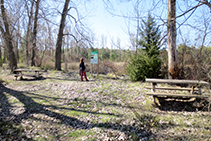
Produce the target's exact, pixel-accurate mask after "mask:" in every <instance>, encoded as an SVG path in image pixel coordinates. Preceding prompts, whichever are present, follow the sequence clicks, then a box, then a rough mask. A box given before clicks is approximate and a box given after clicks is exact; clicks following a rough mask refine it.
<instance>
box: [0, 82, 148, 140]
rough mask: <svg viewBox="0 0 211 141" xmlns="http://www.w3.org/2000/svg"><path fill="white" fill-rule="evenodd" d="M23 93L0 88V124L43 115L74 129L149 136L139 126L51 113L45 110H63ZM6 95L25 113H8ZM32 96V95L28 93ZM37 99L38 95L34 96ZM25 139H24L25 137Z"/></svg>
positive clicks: (8, 105) (8, 106)
mask: <svg viewBox="0 0 211 141" xmlns="http://www.w3.org/2000/svg"><path fill="white" fill-rule="evenodd" d="M24 93H25V92H22V91H15V90H12V89H10V88H7V87H5V86H3V85H1V87H0V104H1V105H0V122H5V121H7V122H10V123H13V124H18V125H20V124H21V122H22V121H23V120H24V119H28V118H31V119H33V118H32V117H31V116H30V115H32V114H43V115H47V116H49V117H52V118H55V119H58V120H60V122H61V123H60V124H64V125H67V126H71V127H73V128H75V129H91V128H94V127H100V128H105V129H113V130H118V131H121V132H124V133H125V134H126V135H128V136H130V135H131V134H137V135H138V137H139V138H141V137H146V136H149V134H151V133H148V132H146V131H145V130H144V129H141V128H140V127H139V126H131V125H125V124H122V123H110V122H106V123H92V122H90V121H89V122H84V121H81V120H79V119H77V118H75V117H70V116H66V115H63V114H60V113H56V112H53V111H50V110H48V109H47V108H49V107H52V108H54V109H58V110H62V109H63V108H61V107H58V106H55V105H54V106H51V105H50V106H49V105H44V104H40V103H37V102H35V101H34V100H33V99H32V98H31V97H29V96H27V95H25V94H24ZM7 94H9V95H11V96H14V97H15V98H17V99H18V100H19V101H20V102H21V103H22V104H23V105H24V106H23V107H24V108H25V111H24V112H23V113H21V114H18V115H14V114H11V113H10V109H11V107H12V106H11V105H10V104H9V102H8V99H7V96H6V95H7ZM30 94H33V93H30ZM34 95H36V94H34ZM36 96H37V97H39V95H36ZM66 110H76V109H72V108H69V109H68V108H66ZM79 111H80V112H86V113H89V114H102V115H113V116H122V115H116V114H105V113H98V112H92V111H85V110H79ZM25 138H26V137H25ZM0 139H4V135H0Z"/></svg>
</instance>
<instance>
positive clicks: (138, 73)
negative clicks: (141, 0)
mask: <svg viewBox="0 0 211 141" xmlns="http://www.w3.org/2000/svg"><path fill="white" fill-rule="evenodd" d="M160 34H161V33H160V31H159V28H158V27H157V26H156V23H155V20H154V18H152V16H151V15H150V14H149V15H148V19H147V21H144V20H142V25H141V29H140V40H139V42H138V44H139V46H140V48H139V49H138V52H137V53H135V54H134V55H133V56H132V57H131V58H130V63H129V65H128V66H127V73H128V75H129V76H130V79H131V80H132V81H144V80H145V78H159V75H160V68H161V60H160V58H159V52H160V51H159V49H160V46H159V44H158V42H159V39H160Z"/></svg>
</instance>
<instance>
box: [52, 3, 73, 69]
mask: <svg viewBox="0 0 211 141" xmlns="http://www.w3.org/2000/svg"><path fill="white" fill-rule="evenodd" d="M69 3H70V0H65V4H64V8H63V12H62V17H61V21H60V26H59V32H58V35H57V42H56V56H55V69H56V70H61V48H62V38H63V30H64V27H65V20H66V16H67V12H68V10H69V9H68V6H69Z"/></svg>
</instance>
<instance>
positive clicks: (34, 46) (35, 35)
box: [31, 0, 40, 66]
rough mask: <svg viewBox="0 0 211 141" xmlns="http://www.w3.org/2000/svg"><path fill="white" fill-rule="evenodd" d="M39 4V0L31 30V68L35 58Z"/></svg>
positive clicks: (38, 0)
mask: <svg viewBox="0 0 211 141" xmlns="http://www.w3.org/2000/svg"><path fill="white" fill-rule="evenodd" d="M39 3H40V0H37V2H36V11H35V17H34V29H33V35H32V36H33V38H32V39H33V40H32V41H33V43H32V56H31V66H35V56H36V40H37V39H36V37H37V21H38V12H39Z"/></svg>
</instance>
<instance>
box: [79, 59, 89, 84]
mask: <svg viewBox="0 0 211 141" xmlns="http://www.w3.org/2000/svg"><path fill="white" fill-rule="evenodd" d="M79 68H80V74H81V81H83V75H84V77H85V79H86V81H89V80H88V79H87V77H86V71H85V69H86V68H85V65H84V59H83V58H81V59H80V65H79Z"/></svg>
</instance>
